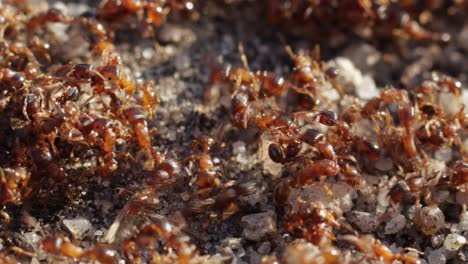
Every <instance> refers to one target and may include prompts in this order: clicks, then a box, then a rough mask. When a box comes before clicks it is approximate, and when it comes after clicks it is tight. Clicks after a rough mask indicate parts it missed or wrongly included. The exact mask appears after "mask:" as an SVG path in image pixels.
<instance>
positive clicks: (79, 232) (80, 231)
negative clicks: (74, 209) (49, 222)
mask: <svg viewBox="0 0 468 264" xmlns="http://www.w3.org/2000/svg"><path fill="white" fill-rule="evenodd" d="M63 224H64V225H65V227H66V228H67V229H68V230H69V231H70V233H72V234H73V236H75V237H76V238H77V239H81V238H82V237H83V235H84V234H85V233H86V232H87V231H88V230H90V229H91V228H92V225H91V222H89V220H88V219H85V218H76V219H64V220H63Z"/></svg>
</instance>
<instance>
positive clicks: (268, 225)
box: [241, 211, 277, 241]
mask: <svg viewBox="0 0 468 264" xmlns="http://www.w3.org/2000/svg"><path fill="white" fill-rule="evenodd" d="M241 222H242V225H243V226H244V230H243V232H242V236H243V237H245V238H246V239H248V240H252V241H260V240H263V239H267V238H271V237H273V236H275V235H276V232H277V229H276V214H275V213H274V212H273V211H267V212H265V213H258V214H250V215H246V216H243V217H242V219H241Z"/></svg>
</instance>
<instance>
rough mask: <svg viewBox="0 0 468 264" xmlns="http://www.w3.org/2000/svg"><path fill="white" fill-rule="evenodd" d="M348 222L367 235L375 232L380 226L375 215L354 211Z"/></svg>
mask: <svg viewBox="0 0 468 264" xmlns="http://www.w3.org/2000/svg"><path fill="white" fill-rule="evenodd" d="M348 220H349V221H350V222H351V223H353V224H354V225H356V226H357V227H358V228H359V229H360V230H361V231H362V232H365V233H370V232H373V231H375V230H376V229H377V227H378V226H379V224H380V222H379V220H378V219H377V217H376V216H375V215H373V214H370V213H367V212H360V211H352V212H351V214H350V215H349V218H348Z"/></svg>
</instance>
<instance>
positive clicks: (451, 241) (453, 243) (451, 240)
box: [444, 234, 466, 251]
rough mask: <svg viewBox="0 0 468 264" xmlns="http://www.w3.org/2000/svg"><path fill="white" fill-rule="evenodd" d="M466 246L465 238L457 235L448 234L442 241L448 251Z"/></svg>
mask: <svg viewBox="0 0 468 264" xmlns="http://www.w3.org/2000/svg"><path fill="white" fill-rule="evenodd" d="M465 244H466V238H465V237H464V236H461V235H458V234H449V235H448V236H447V237H446V238H445V241H444V247H445V248H446V249H447V250H449V251H457V250H459V249H460V248H461V247H463V246H464V245H465Z"/></svg>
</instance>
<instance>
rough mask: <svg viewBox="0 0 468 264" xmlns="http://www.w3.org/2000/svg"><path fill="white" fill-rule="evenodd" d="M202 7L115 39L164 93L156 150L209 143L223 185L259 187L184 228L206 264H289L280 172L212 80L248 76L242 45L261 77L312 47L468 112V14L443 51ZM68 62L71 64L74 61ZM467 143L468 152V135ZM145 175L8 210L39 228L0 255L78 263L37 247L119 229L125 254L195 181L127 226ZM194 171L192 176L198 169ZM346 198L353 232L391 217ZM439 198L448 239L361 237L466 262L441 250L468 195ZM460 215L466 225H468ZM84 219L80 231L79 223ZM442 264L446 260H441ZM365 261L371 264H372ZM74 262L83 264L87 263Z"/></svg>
mask: <svg viewBox="0 0 468 264" xmlns="http://www.w3.org/2000/svg"><path fill="white" fill-rule="evenodd" d="M96 2H98V1H88V3H86V2H84V1H49V3H50V5H52V6H55V7H58V8H60V9H63V10H65V11H66V12H70V13H71V14H77V13H83V12H85V11H89V10H93V9H95V8H96V6H97V3H96ZM200 2H201V4H200V5H201V6H202V7H201V9H200V10H203V11H201V12H200V13H198V14H196V15H193V16H192V17H191V18H180V17H175V18H174V17H171V18H170V19H169V21H168V23H166V24H164V25H162V26H161V27H159V28H156V38H155V40H153V39H152V38H151V37H142V36H141V35H140V34H139V33H136V32H137V31H134V32H132V31H131V30H125V31H123V32H118V33H117V35H116V40H117V43H118V45H117V47H118V50H119V52H120V53H121V55H122V59H123V65H125V67H127V68H126V69H125V71H126V72H127V73H129V74H131V75H132V76H134V77H135V78H143V79H145V80H154V81H155V82H156V86H157V93H158V95H159V98H160V104H159V106H158V107H157V110H156V112H155V114H154V118H153V120H149V124H150V127H155V128H157V133H156V135H155V137H154V140H153V143H154V145H155V147H156V148H157V149H158V150H159V151H161V152H163V153H164V152H165V153H166V157H172V158H182V157H187V156H189V155H191V154H193V152H192V141H193V140H195V139H197V138H199V137H200V136H201V135H210V136H211V137H213V138H214V139H215V140H217V141H219V142H223V144H224V145H223V147H222V150H221V151H219V152H218V153H217V154H215V155H214V159H213V161H214V162H215V165H216V166H218V167H219V168H221V169H220V171H221V174H222V177H223V178H224V179H225V180H226V181H228V180H242V181H248V182H255V187H256V188H255V191H254V192H253V194H250V195H248V196H245V197H242V198H240V199H239V200H240V201H239V205H240V208H241V209H240V212H239V213H237V214H234V215H233V216H232V217H230V218H228V219H227V220H225V221H210V222H209V224H206V223H207V216H206V215H204V214H201V215H197V216H194V217H191V218H189V219H186V223H187V227H186V228H185V232H186V233H187V234H188V235H189V237H190V239H191V241H192V242H193V243H194V244H195V245H196V246H197V249H198V251H199V252H200V255H211V257H210V258H209V259H210V260H211V261H213V262H223V263H259V262H260V260H261V257H262V256H264V255H276V256H277V257H279V258H281V256H283V255H284V254H285V252H284V250H285V248H286V245H289V244H291V243H292V241H293V240H294V239H295V238H294V237H292V236H291V235H290V234H288V233H287V232H286V230H285V229H284V227H282V226H281V224H280V223H281V216H282V214H283V210H282V209H281V208H277V207H276V206H275V203H274V201H273V198H272V195H271V194H272V187H271V186H272V184H273V183H274V182H275V180H276V179H277V178H278V172H277V171H278V169H275V167H274V166H273V167H269V168H265V167H268V166H270V165H268V164H270V163H271V162H270V163H267V165H265V164H264V160H265V158H261V157H260V155H259V152H261V151H259V148H262V145H260V143H259V142H260V141H259V137H260V133H259V131H258V130H256V129H238V128H236V127H235V126H233V125H232V116H231V111H230V104H231V103H230V94H231V91H230V87H229V86H228V85H224V84H212V83H211V80H210V74H211V73H212V71H213V70H214V69H215V68H216V67H218V66H219V65H233V66H242V63H241V60H240V54H239V48H238V45H239V43H242V45H243V47H244V48H245V52H246V56H247V59H248V64H249V67H250V68H251V69H252V70H254V71H255V70H268V71H271V72H274V73H276V74H278V75H286V74H288V73H290V72H291V71H292V69H293V61H292V60H291V58H290V56H289V55H288V53H287V52H286V51H285V45H290V46H291V47H292V49H293V50H295V51H298V50H300V49H309V50H312V49H314V47H315V45H319V46H320V51H321V59H322V60H323V61H326V62H330V61H334V62H331V63H332V64H333V63H336V61H337V58H347V59H348V60H349V61H351V62H352V63H353V64H354V65H355V68H354V69H355V70H356V71H355V72H356V74H360V75H365V76H369V78H371V79H372V80H373V81H375V84H376V87H377V88H378V89H384V88H385V87H387V86H395V87H399V88H407V89H411V88H412V87H414V86H415V85H416V84H418V83H420V82H421V81H422V80H425V79H428V78H430V76H431V72H432V71H438V72H441V73H444V74H447V75H450V76H452V77H455V78H456V79H458V80H460V81H461V82H462V84H463V87H464V88H463V96H462V98H463V102H464V103H465V104H466V103H467V102H468V91H467V89H466V87H467V85H468V56H467V55H468V21H467V18H468V17H467V16H465V15H463V14H462V15H457V16H448V15H446V13H444V11H443V10H442V11H439V12H437V13H436V16H435V17H434V18H433V22H431V23H430V24H428V25H426V27H427V28H429V29H431V30H434V31H439V32H447V33H449V34H450V35H451V37H452V39H451V41H450V42H448V43H443V44H438V43H433V42H414V41H409V40H400V39H384V40H382V39H378V40H373V39H372V38H365V37H362V36H361V35H360V33H359V32H353V31H351V30H344V31H343V30H342V31H338V32H332V33H330V34H327V35H321V33H318V34H314V33H310V32H307V31H306V32H307V33H304V31H303V30H302V31H301V30H297V31H296V30H294V29H290V25H275V26H272V25H271V24H270V23H268V21H267V20H266V19H263V18H262V17H261V16H260V15H259V14H261V12H260V10H258V6H256V5H255V4H254V3H252V2H255V1H244V2H242V3H237V1H235V2H236V3H232V4H228V5H226V4H222V5H221V4H218V3H217V1H200ZM239 2H240V1H239ZM155 41H156V42H155ZM155 43H158V44H156V45H155ZM67 48H68V49H70V48H71V49H79V47H67ZM64 52H69V53H73V51H70V50H66V51H64ZM76 52H79V51H76ZM349 74H351V75H352V74H354V73H349ZM351 78H352V77H351ZM363 89H364V90H363V91H361V94H362V97H364V98H365V97H366V94H368V93H370V94H371V93H372V92H373V91H366V90H365V88H363ZM356 93H357V94H359V92H356ZM462 137H463V139H464V145H465V146H466V145H467V140H466V135H462ZM445 151H446V150H445ZM450 153H451V152H450ZM434 155H435V156H433V159H434V160H437V159H439V160H442V161H445V162H447V163H449V162H450V161H453V160H456V159H462V158H463V157H466V153H461V155H462V157H456V155H454V156H453V157H449V158H446V155H447V153H446V152H445V153H444V152H438V154H437V153H436V154H434ZM450 155H451V154H450ZM266 159H268V158H266ZM382 166H385V165H382ZM444 166H445V165H444ZM139 170H141V168H139V167H138V166H136V167H135V168H134V169H131V170H130V171H133V173H132V175H117V176H116V177H112V178H109V179H108V178H101V177H98V176H93V175H91V176H90V177H83V178H82V179H77V181H79V182H81V181H82V183H83V184H82V186H83V187H82V190H81V191H80V192H79V194H76V195H74V196H73V197H69V199H70V202H67V203H63V202H62V201H54V199H53V198H49V199H48V200H45V201H32V202H28V203H25V204H24V205H23V206H21V207H18V208H16V209H15V208H14V209H11V210H10V212H12V213H13V215H14V216H16V217H17V218H18V219H20V218H21V216H22V215H24V213H25V212H27V214H28V215H30V216H31V217H32V218H33V219H34V221H33V222H34V223H33V224H32V225H24V224H21V223H18V224H17V225H14V226H13V227H10V228H9V230H8V231H2V232H9V234H10V237H11V240H10V241H2V240H0V249H2V247H6V246H8V245H12V244H13V245H20V246H21V247H23V248H26V249H28V250H31V251H35V252H37V255H36V256H35V257H33V258H32V260H31V258H28V257H26V258H23V259H22V261H24V263H29V262H30V263H61V262H62V261H63V262H74V261H73V260H71V259H69V258H65V257H61V256H54V255H51V254H48V253H45V252H44V251H42V249H41V248H40V246H39V243H38V241H40V239H41V238H42V237H43V236H44V235H45V234H50V233H62V234H68V235H71V234H73V230H74V229H73V224H76V225H78V227H77V229H76V230H74V231H76V232H77V233H74V234H73V235H74V237H75V241H77V242H79V244H80V245H81V246H83V247H85V248H86V247H89V246H92V245H93V244H94V243H96V242H108V241H106V240H108V238H107V237H106V234H108V232H109V227H110V226H111V225H112V224H113V223H114V222H115V221H116V219H119V220H120V226H119V229H118V231H117V232H116V234H115V235H114V237H113V239H112V240H113V243H114V244H118V243H119V242H121V241H123V240H124V239H126V238H128V237H130V236H132V235H134V234H135V231H136V230H137V229H138V228H137V227H138V226H140V225H142V224H143V223H146V222H151V221H152V220H151V219H152V217H154V215H163V216H168V217H170V218H177V214H178V212H179V211H180V210H181V209H183V208H184V206H185V205H186V204H187V203H188V202H189V200H190V196H189V193H188V186H187V184H189V183H188V182H187V181H182V182H180V183H177V184H176V185H175V186H172V187H170V188H169V189H166V190H163V191H161V192H160V194H159V195H158V199H159V203H158V204H157V205H155V206H149V207H148V208H147V209H146V210H145V213H142V214H138V215H135V216H132V215H123V216H122V213H121V212H122V208H124V206H125V205H126V204H127V201H128V200H129V199H131V197H133V196H134V195H136V194H138V193H139V192H140V191H141V189H142V188H143V186H144V185H145V182H144V179H142V178H139V175H140V174H139ZM185 171H186V172H185V173H187V172H188V171H189V170H188V169H186V170H185ZM363 177H364V178H365V180H366V181H367V182H369V183H375V185H376V186H377V185H379V186H382V185H385V184H386V183H391V184H394V180H393V178H392V175H390V174H386V173H385V170H383V171H382V170H380V171H378V172H376V173H375V174H374V175H370V174H366V175H363ZM340 186H341V185H340ZM340 186H338V187H340ZM338 187H337V188H338ZM341 187H343V186H341ZM71 188H81V187H76V186H75V187H71ZM343 188H344V189H341V190H345V191H344V192H345V193H344V194H339V195H337V196H336V197H334V198H333V199H336V200H339V203H341V205H343V204H346V206H347V207H349V209H348V210H346V213H344V218H345V220H347V221H348V222H351V223H353V225H354V226H355V222H356V221H353V217H354V218H356V217H357V218H360V216H359V215H358V216H356V214H359V213H360V212H366V213H372V214H378V212H379V210H384V211H385V210H386V208H387V207H388V206H389V205H388V203H387V204H385V202H383V200H385V199H384V198H382V197H383V196H385V194H382V193H377V194H376V193H372V191H371V189H370V188H365V187H364V188H362V189H360V190H351V189H349V188H346V187H343ZM333 190H335V191H336V190H340V189H333ZM303 192H304V193H305V194H304V195H307V192H310V193H309V194H310V196H311V197H312V198H311V199H313V200H317V199H326V198H323V194H321V193H320V191H317V190H315V189H313V188H312V189H311V190H308V191H307V190H303ZM434 193H435V196H436V197H437V199H439V200H440V206H439V207H441V208H443V211H444V213H445V214H446V220H447V223H446V226H445V228H444V231H441V232H439V233H437V234H436V235H433V236H423V235H421V234H420V233H418V232H417V231H415V230H414V226H413V225H412V224H411V221H407V223H406V225H405V227H404V229H402V231H399V232H398V233H396V234H393V233H391V234H390V233H388V232H387V233H386V231H385V230H386V229H385V228H386V223H388V220H379V221H380V222H379V223H378V225H377V227H376V228H374V229H373V230H371V231H368V232H363V233H372V234H373V235H374V236H375V237H376V238H378V239H380V240H381V241H382V242H383V243H384V244H386V245H388V246H389V247H390V248H391V249H393V250H398V249H402V248H405V247H413V248H416V249H417V250H419V251H421V252H422V254H421V258H422V261H423V262H425V263H427V262H428V263H468V246H466V245H465V246H464V247H461V248H460V249H459V250H457V251H455V252H449V251H446V250H445V249H443V248H444V246H443V241H444V239H445V238H446V236H447V235H448V234H451V233H457V234H460V235H461V236H463V237H465V239H466V238H468V227H467V225H468V218H467V213H466V202H467V201H468V199H467V194H466V192H462V191H460V190H458V191H456V190H453V189H450V190H447V189H437V190H435V191H434ZM346 195H348V196H346ZM49 197H54V196H49ZM57 197H62V196H60V195H59V196H57ZM57 199H62V198H57ZM382 203H383V205H382ZM64 204H65V205H64ZM411 206H412V204H408V205H404V206H402V207H403V208H404V209H403V210H402V213H403V212H404V213H403V215H405V217H406V218H409V216H407V215H408V214H411V208H410V207H411ZM453 208H455V209H453ZM460 208H462V209H460ZM453 210H458V211H457V212H458V213H456V216H455V217H454V219H448V217H447V211H453ZM264 212H272V213H273V215H274V217H273V218H274V219H275V221H276V222H277V225H276V227H275V229H277V230H276V231H275V232H274V233H275V234H274V236H273V237H272V238H271V239H269V240H264V239H258V240H257V239H247V238H246V233H245V229H246V228H247V227H248V226H249V225H252V224H251V223H249V221H248V218H245V217H246V216H249V215H253V214H256V213H264ZM119 214H120V216H119ZM461 215H464V217H465V220H463V217H461ZM23 217H24V216H23ZM119 217H122V218H119ZM77 219H78V220H79V221H75V220H77ZM69 220H73V221H75V222H73V221H72V222H73V224H71V222H67V221H69ZM253 221H254V222H255V221H256V220H255V219H254V220H253ZM463 221H465V223H462V222H463ZM358 222H359V221H358ZM357 226H359V224H357ZM254 229H255V228H254ZM77 230H78V231H77ZM336 235H339V234H336ZM337 246H338V248H340V247H342V248H346V247H347V244H346V243H342V242H340V241H338V242H337ZM437 250H439V251H437ZM434 251H436V253H433V252H434ZM310 254H311V253H310ZM349 254H350V255H353V256H357V257H355V258H354V259H355V260H354V261H355V262H356V261H357V259H359V254H360V253H357V252H356V251H355V250H351V251H350V253H349ZM431 254H432V258H431V257H430V256H431ZM434 254H438V255H437V256H434ZM436 258H438V260H434V259H436ZM442 258H443V260H442ZM429 259H431V260H430V261H429ZM363 261H366V262H370V263H373V261H371V260H363ZM76 262H79V263H86V260H79V261H76ZM119 263H125V260H124V259H123V258H121V259H120V261H119ZM291 263H294V261H292V262H291ZM356 263H357V262H356Z"/></svg>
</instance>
